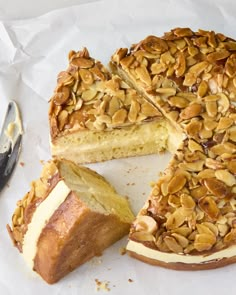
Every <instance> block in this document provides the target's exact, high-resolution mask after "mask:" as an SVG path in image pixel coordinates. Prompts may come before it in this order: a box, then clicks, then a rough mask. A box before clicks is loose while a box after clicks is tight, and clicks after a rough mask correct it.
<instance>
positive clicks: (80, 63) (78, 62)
mask: <svg viewBox="0 0 236 295" xmlns="http://www.w3.org/2000/svg"><path fill="white" fill-rule="evenodd" d="M71 65H73V66H76V67H79V68H82V69H88V68H91V67H92V66H93V65H94V61H93V60H92V59H87V58H84V57H77V58H73V59H72V61H71Z"/></svg>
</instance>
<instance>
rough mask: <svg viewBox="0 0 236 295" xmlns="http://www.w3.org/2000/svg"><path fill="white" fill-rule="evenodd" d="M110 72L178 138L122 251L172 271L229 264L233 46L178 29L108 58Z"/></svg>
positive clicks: (232, 248)
mask: <svg viewBox="0 0 236 295" xmlns="http://www.w3.org/2000/svg"><path fill="white" fill-rule="evenodd" d="M111 69H112V70H113V72H114V73H116V74H119V75H120V76H121V77H122V78H123V79H124V80H125V81H126V82H127V83H128V84H129V85H130V86H132V87H133V88H135V89H136V90H137V91H138V93H140V94H142V95H143V96H144V97H145V98H146V99H147V100H149V101H150V102H152V103H153V104H154V105H156V106H157V107H158V108H159V110H160V111H161V112H162V113H163V115H164V116H165V117H166V118H167V120H168V122H169V123H168V124H170V125H175V126H176V128H177V129H178V131H179V132H180V133H182V134H183V137H184V138H185V139H184V140H183V141H182V143H181V144H180V145H179V142H178V143H177V142H176V152H175V153H174V155H173V158H172V161H171V162H170V164H169V166H168V168H167V169H166V170H165V172H164V174H163V176H162V177H161V178H160V179H159V180H157V182H156V184H155V185H154V187H153V189H152V192H151V194H150V196H149V198H148V200H147V202H146V204H145V206H144V208H143V209H141V211H140V213H139V214H138V216H137V218H136V220H135V221H134V223H133V225H132V228H131V232H130V236H129V243H128V246H127V249H128V251H129V253H130V254H131V255H132V256H134V257H136V258H138V259H141V260H143V261H146V262H149V263H152V264H157V265H160V266H164V267H168V268H174V269H190V270H193V269H209V268H216V267H220V266H223V265H226V264H230V263H233V262H235V261H236V226H235V225H236V207H235V204H236V177H235V176H236V108H235V102H236V78H235V73H236V42H235V41H234V40H233V39H231V38H228V37H226V36H224V35H223V34H216V33H214V32H213V31H203V30H199V31H198V32H193V31H192V30H190V29H188V28H177V29H173V30H171V32H168V33H166V34H165V35H164V36H163V37H161V38H159V37H156V36H148V37H147V38H145V39H144V40H142V41H140V42H139V43H138V44H135V45H133V46H132V47H131V48H130V50H128V49H126V48H121V49H119V50H117V51H116V53H115V54H114V55H113V56H112V60H111Z"/></svg>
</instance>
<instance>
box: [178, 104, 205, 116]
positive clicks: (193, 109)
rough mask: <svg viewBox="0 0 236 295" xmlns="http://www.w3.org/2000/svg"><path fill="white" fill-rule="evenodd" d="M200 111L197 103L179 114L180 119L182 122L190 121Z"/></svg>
mask: <svg viewBox="0 0 236 295" xmlns="http://www.w3.org/2000/svg"><path fill="white" fill-rule="evenodd" d="M201 111H202V105H200V104H198V103H193V104H191V105H189V106H188V107H186V108H185V109H184V110H183V111H182V112H181V113H180V118H181V119H183V120H186V119H191V118H193V117H196V116H199V115H200V113H201Z"/></svg>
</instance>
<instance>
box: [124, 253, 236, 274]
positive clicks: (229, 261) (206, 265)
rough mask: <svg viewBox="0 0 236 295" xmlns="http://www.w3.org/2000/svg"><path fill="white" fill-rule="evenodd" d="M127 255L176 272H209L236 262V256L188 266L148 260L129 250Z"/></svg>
mask: <svg viewBox="0 0 236 295" xmlns="http://www.w3.org/2000/svg"><path fill="white" fill-rule="evenodd" d="M127 253H128V254H129V255H130V256H131V257H133V258H136V259H138V260H140V261H143V262H145V263H149V264H152V265H156V266H161V267H165V268H168V269H174V270H209V269H215V268H220V267H223V266H226V265H229V264H232V263H235V262H236V256H234V257H230V258H222V259H220V260H212V261H209V262H207V263H199V264H196V263H193V264H187V263H180V262H177V263H166V262H164V261H161V260H156V259H151V258H148V257H146V256H143V255H140V254H137V253H135V252H132V251H129V250H127Z"/></svg>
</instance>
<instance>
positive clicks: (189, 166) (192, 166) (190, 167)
mask: <svg viewBox="0 0 236 295" xmlns="http://www.w3.org/2000/svg"><path fill="white" fill-rule="evenodd" d="M203 165H204V161H203V160H200V161H196V162H193V163H180V164H179V168H181V169H184V170H187V171H193V172H198V171H201V170H202V168H203Z"/></svg>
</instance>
